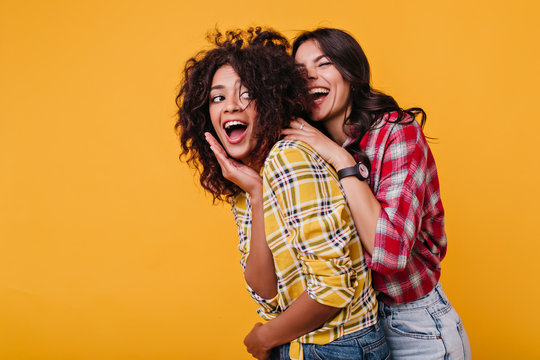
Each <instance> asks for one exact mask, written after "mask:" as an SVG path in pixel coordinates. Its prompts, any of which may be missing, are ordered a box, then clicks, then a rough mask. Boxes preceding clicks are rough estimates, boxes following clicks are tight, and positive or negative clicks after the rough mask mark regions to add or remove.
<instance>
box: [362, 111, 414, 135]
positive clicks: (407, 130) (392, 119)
mask: <svg viewBox="0 0 540 360" xmlns="http://www.w3.org/2000/svg"><path fill="white" fill-rule="evenodd" d="M368 136H370V137H372V136H377V137H380V138H383V137H384V138H386V139H399V140H403V141H406V140H416V139H418V138H423V133H422V128H421V127H420V124H418V122H417V121H416V119H415V118H414V117H412V116H411V115H410V114H407V113H403V117H402V118H401V119H399V113H398V112H397V111H393V112H389V113H384V114H383V115H382V116H381V117H380V118H379V119H378V120H377V121H376V122H375V123H374V125H373V127H372V128H371V130H370V131H369V135H368Z"/></svg>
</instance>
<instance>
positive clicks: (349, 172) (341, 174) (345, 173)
mask: <svg viewBox="0 0 540 360" xmlns="http://www.w3.org/2000/svg"><path fill="white" fill-rule="evenodd" d="M337 176H338V179H339V180H341V179H343V178H346V177H349V176H356V177H358V168H357V167H356V165H354V166H349V167H346V168H343V169H341V170H339V171H338V172H337Z"/></svg>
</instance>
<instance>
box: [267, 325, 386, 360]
mask: <svg viewBox="0 0 540 360" xmlns="http://www.w3.org/2000/svg"><path fill="white" fill-rule="evenodd" d="M289 347H290V344H284V345H281V346H278V347H276V348H274V349H272V354H271V355H270V360H289V359H290V358H289ZM302 348H303V351H304V360H321V359H324V360H379V359H381V360H385V359H390V353H389V350H388V345H387V344H386V341H385V339H384V332H383V331H382V329H381V327H380V325H379V324H378V323H377V324H375V325H372V326H370V327H368V328H365V329H362V330H359V331H357V332H354V333H352V334H348V335H344V336H342V337H340V338H339V339H336V340H334V341H332V342H331V343H328V344H325V345H316V344H302Z"/></svg>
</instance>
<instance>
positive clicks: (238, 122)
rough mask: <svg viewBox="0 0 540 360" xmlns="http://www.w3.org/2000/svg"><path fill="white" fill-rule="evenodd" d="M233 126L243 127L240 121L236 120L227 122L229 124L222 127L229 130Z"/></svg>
mask: <svg viewBox="0 0 540 360" xmlns="http://www.w3.org/2000/svg"><path fill="white" fill-rule="evenodd" d="M234 125H244V123H241V122H240V121H237V120H235V121H229V122H228V123H226V124H225V125H224V126H223V127H224V128H225V129H228V128H230V127H231V126H234Z"/></svg>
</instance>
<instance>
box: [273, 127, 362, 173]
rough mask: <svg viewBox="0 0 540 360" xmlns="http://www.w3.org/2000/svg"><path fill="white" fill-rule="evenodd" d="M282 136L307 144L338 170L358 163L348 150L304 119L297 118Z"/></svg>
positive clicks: (283, 131) (282, 132) (284, 130)
mask: <svg viewBox="0 0 540 360" xmlns="http://www.w3.org/2000/svg"><path fill="white" fill-rule="evenodd" d="M281 134H282V135H286V136H285V139H287V140H298V141H303V142H305V143H306V144H308V145H309V146H311V147H312V148H313V149H314V150H315V151H316V152H317V154H319V155H320V156H321V157H322V158H323V159H324V160H326V161H327V162H328V163H329V164H330V165H332V166H333V167H334V169H336V170H341V169H343V168H345V167H348V166H353V165H354V164H355V163H356V161H355V160H354V158H353V156H352V155H351V154H349V152H348V151H347V150H345V149H344V148H342V147H341V146H339V145H338V144H336V143H335V142H334V141H333V140H332V139H330V138H328V137H327V136H326V135H324V134H323V133H322V132H320V131H319V130H318V129H316V128H314V127H313V126H311V125H309V124H308V123H307V122H306V121H305V120H303V119H298V118H297V119H295V120H293V121H291V124H290V128H287V129H283V130H282V131H281Z"/></svg>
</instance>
